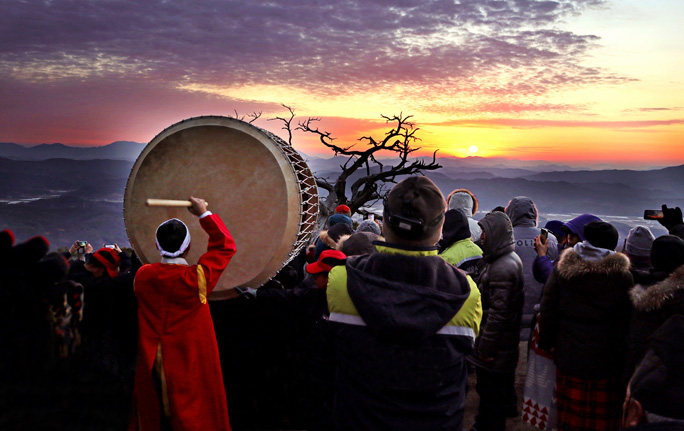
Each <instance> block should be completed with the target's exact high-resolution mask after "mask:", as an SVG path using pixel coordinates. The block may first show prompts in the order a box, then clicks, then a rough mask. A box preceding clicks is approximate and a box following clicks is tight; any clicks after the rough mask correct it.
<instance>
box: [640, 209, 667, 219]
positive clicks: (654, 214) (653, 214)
mask: <svg viewBox="0 0 684 431" xmlns="http://www.w3.org/2000/svg"><path fill="white" fill-rule="evenodd" d="M644 218H645V219H646V220H657V219H661V218H663V210H644Z"/></svg>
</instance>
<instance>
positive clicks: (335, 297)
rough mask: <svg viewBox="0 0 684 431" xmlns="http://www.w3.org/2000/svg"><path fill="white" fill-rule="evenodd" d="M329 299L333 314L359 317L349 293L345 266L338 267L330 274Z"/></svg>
mask: <svg viewBox="0 0 684 431" xmlns="http://www.w3.org/2000/svg"><path fill="white" fill-rule="evenodd" d="M327 297H328V310H329V311H330V313H331V314H332V313H339V314H346V315H352V316H358V315H359V312H358V310H357V309H356V307H355V306H354V303H353V302H352V300H351V298H350V297H349V292H348V291H347V268H346V267H345V266H342V265H340V266H336V267H334V268H333V269H331V270H330V273H328V289H327Z"/></svg>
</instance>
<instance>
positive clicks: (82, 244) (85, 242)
mask: <svg viewBox="0 0 684 431" xmlns="http://www.w3.org/2000/svg"><path fill="white" fill-rule="evenodd" d="M77 242H78V246H79V247H85V246H86V244H88V241H77Z"/></svg>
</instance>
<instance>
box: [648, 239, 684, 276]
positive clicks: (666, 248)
mask: <svg viewBox="0 0 684 431" xmlns="http://www.w3.org/2000/svg"><path fill="white" fill-rule="evenodd" d="M682 265H684V241H683V240H682V239H681V238H679V237H677V236H674V235H663V236H659V237H658V238H656V239H655V241H653V245H652V246H651V266H653V270H655V271H658V272H665V273H668V274H669V273H671V272H672V271H674V270H675V269H677V268H678V267H680V266H682Z"/></svg>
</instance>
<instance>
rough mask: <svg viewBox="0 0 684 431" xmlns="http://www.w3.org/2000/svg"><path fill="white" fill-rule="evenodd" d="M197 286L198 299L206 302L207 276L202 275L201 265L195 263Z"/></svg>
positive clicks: (203, 302)
mask: <svg viewBox="0 0 684 431" xmlns="http://www.w3.org/2000/svg"><path fill="white" fill-rule="evenodd" d="M197 286H198V287H199V299H200V302H201V303H202V304H206V303H207V277H205V276H204V269H203V268H202V265H197Z"/></svg>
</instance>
